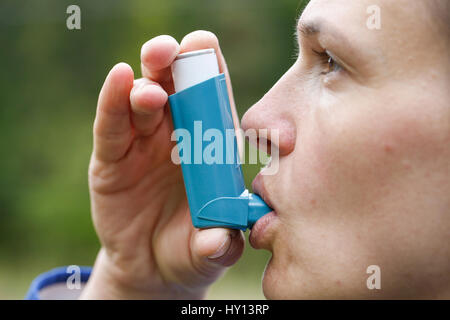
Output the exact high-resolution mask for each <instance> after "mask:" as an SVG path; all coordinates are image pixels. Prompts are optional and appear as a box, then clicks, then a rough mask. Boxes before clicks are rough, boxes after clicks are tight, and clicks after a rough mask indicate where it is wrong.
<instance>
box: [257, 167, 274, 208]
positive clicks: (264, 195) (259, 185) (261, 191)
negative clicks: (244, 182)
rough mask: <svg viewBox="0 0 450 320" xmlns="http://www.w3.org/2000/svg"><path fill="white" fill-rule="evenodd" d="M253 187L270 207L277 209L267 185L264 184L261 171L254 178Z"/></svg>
mask: <svg viewBox="0 0 450 320" xmlns="http://www.w3.org/2000/svg"><path fill="white" fill-rule="evenodd" d="M252 189H253V192H254V193H256V194H257V195H259V196H260V197H261V198H262V199H263V200H264V202H265V203H266V204H267V205H268V206H269V207H270V208H272V209H274V210H275V208H274V207H273V203H272V201H271V200H270V196H269V194H268V193H267V190H266V187H265V185H264V179H263V176H262V175H261V173H258V174H257V175H256V177H255V179H253V182H252Z"/></svg>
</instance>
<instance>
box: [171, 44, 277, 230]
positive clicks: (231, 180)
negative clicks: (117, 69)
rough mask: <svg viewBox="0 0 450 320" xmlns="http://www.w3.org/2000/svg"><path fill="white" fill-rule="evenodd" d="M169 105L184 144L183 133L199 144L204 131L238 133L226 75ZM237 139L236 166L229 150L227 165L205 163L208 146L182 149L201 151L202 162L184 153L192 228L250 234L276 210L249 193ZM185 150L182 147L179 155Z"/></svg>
mask: <svg viewBox="0 0 450 320" xmlns="http://www.w3.org/2000/svg"><path fill="white" fill-rule="evenodd" d="M209 50H212V49H209ZM202 51H203V50H202ZM213 52H214V51H213ZM214 59H215V54H214ZM215 63H216V64H217V61H216V62H215ZM187 76H189V75H187ZM178 77H179V76H178ZM174 80H175V79H174ZM169 103H170V109H171V113H172V119H173V124H174V129H175V130H176V131H175V133H176V138H177V141H178V142H179V143H180V142H181V141H180V139H181V140H182V138H183V137H181V135H180V134H179V132H185V133H189V136H190V137H192V139H191V141H193V140H194V139H198V135H201V136H200V139H202V140H203V132H206V131H207V130H208V129H214V130H219V131H215V132H216V133H217V132H220V133H221V136H222V137H226V136H227V131H228V132H230V130H233V131H232V132H233V133H234V132H235V131H234V129H235V127H234V123H233V117H232V113H231V108H230V102H229V97H228V91H227V85H226V80H225V75H224V74H223V73H222V74H219V75H217V76H213V77H212V78H209V79H207V80H205V81H201V82H199V83H197V84H195V85H192V86H189V87H187V88H184V89H183V90H181V91H178V92H176V93H175V94H172V95H171V96H169ZM177 129H182V130H181V131H180V130H177ZM228 134H229V133H228ZM196 136H197V137H196ZM232 138H233V147H232V151H233V152H232V154H233V155H232V157H233V158H232V159H231V160H232V161H229V160H230V158H228V159H225V158H226V157H230V154H229V153H230V152H229V151H230V150H227V152H228V154H226V155H225V152H223V154H224V160H223V161H216V162H214V163H205V159H203V154H204V151H205V148H207V145H208V144H206V143H202V144H201V146H200V148H201V149H200V150H198V148H199V146H198V145H197V146H196V145H195V144H194V143H190V144H188V146H189V147H190V148H191V149H190V150H182V152H189V151H190V155H194V153H195V152H197V154H198V153H199V152H201V153H200V154H201V156H202V159H201V161H198V159H197V161H196V159H190V157H187V158H188V159H189V160H193V161H183V159H186V157H183V155H182V154H180V159H181V168H182V171H183V179H184V184H185V188H186V195H187V199H188V202H189V209H190V212H191V219H192V224H193V225H194V226H195V227H197V228H209V227H226V228H232V229H241V230H246V229H247V228H251V227H252V226H253V224H254V223H255V222H256V220H258V219H259V218H261V217H262V216H263V215H265V214H266V213H268V212H270V211H272V209H271V208H270V207H269V206H267V204H266V203H265V202H264V201H263V200H262V199H261V198H260V197H259V196H258V195H255V194H251V193H249V192H248V190H247V189H246V188H245V184H244V178H243V175H242V169H241V164H240V161H239V153H238V149H237V143H236V135H235V134H233V136H232ZM195 148H197V150H195ZM181 149H182V148H179V152H181ZM227 149H228V148H227ZM216 152H217V151H216Z"/></svg>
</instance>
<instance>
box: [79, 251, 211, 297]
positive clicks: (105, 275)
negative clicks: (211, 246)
mask: <svg viewBox="0 0 450 320" xmlns="http://www.w3.org/2000/svg"><path fill="white" fill-rule="evenodd" d="M138 278H139V277H137V276H136V277H133V276H132V275H131V276H130V275H129V274H126V271H124V270H122V268H120V267H118V266H116V265H115V264H114V263H113V262H111V260H110V258H109V257H108V256H107V254H106V251H105V249H103V248H102V249H101V250H100V252H99V254H98V256H97V259H96V262H95V265H94V268H93V270H92V273H91V276H90V278H89V280H88V282H87V284H86V287H85V288H84V290H83V292H82V293H81V295H80V299H89V300H152V299H153V300H158V299H195V300H197V299H203V298H204V296H205V294H206V289H203V288H202V289H198V290H189V289H186V288H182V287H181V286H177V285H167V284H166V285H155V283H157V282H161V283H164V282H163V281H157V279H146V280H147V281H142V279H138ZM149 278H151V275H150V276H149ZM155 278H156V276H155Z"/></svg>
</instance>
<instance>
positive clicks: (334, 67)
mask: <svg viewBox="0 0 450 320" xmlns="http://www.w3.org/2000/svg"><path fill="white" fill-rule="evenodd" d="M327 55H328V54H327ZM340 69H341V66H340V65H339V63H337V62H336V61H335V60H334V59H333V58H332V57H331V56H329V55H328V61H327V69H326V71H323V72H322V73H323V74H327V73H330V72H336V71H339V70H340Z"/></svg>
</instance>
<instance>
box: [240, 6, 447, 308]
mask: <svg viewBox="0 0 450 320" xmlns="http://www.w3.org/2000/svg"><path fill="white" fill-rule="evenodd" d="M425 2H426V1H408V0H401V1H390V0H367V1H366V0H360V1H347V0H313V1H311V2H310V3H309V5H308V6H307V7H306V9H305V10H304V12H303V14H302V15H301V18H300V19H299V23H298V42H299V56H298V59H297V60H296V61H295V63H294V64H293V65H292V67H291V68H290V69H289V70H288V71H287V72H286V73H285V74H284V75H283V76H282V78H281V79H280V80H279V81H278V82H277V83H276V84H275V85H274V86H273V88H272V89H271V90H270V91H269V92H267V93H266V94H265V95H264V97H263V98H262V99H261V100H260V101H258V102H257V103H256V104H255V105H254V106H253V107H252V108H251V109H249V110H248V111H247V113H246V114H245V115H244V117H243V119H242V127H243V129H244V130H247V129H249V128H253V129H262V128H266V129H269V130H273V129H276V130H278V132H279V142H278V145H276V146H272V147H277V148H278V150H279V155H280V159H279V170H278V173H277V174H275V175H259V176H258V177H257V178H256V179H255V181H254V183H253V188H254V191H255V192H256V193H259V194H261V195H262V197H263V198H264V199H265V200H266V201H267V202H268V203H270V204H271V206H272V207H273V208H274V213H272V214H269V215H268V216H266V217H264V218H262V219H261V221H260V222H258V223H257V224H256V225H255V226H254V228H253V230H252V234H251V237H250V241H251V244H252V245H253V246H254V247H256V248H263V249H267V250H270V251H271V252H272V258H271V259H270V261H269V263H268V265H267V267H266V270H265V272H264V278H263V290H264V293H265V295H266V297H267V298H294V299H297V298H421V297H422V298H436V297H447V298H449V297H450V296H449V294H450V273H449V271H450V241H449V239H450V237H449V236H450V232H449V230H450V173H449V166H450V106H449V101H450V93H449V92H450V91H449V90H448V88H449V87H450V78H449V74H450V72H449V71H450V63H449V58H448V48H449V47H450V46H449V44H448V39H446V37H445V36H443V35H442V34H441V33H440V32H439V31H438V29H437V27H436V26H435V25H436V23H435V22H434V20H433V17H432V15H431V13H430V14H428V13H429V11H430V10H429V9H428V8H426V3H425ZM371 5H376V6H378V7H379V8H380V17H381V28H380V29H370V28H368V27H367V24H366V22H367V19H369V17H370V14H369V13H367V11H366V10H367V8H368V7H369V6H371ZM424 13H426V14H424ZM330 58H331V59H330ZM371 265H377V266H379V267H380V271H381V278H380V279H381V289H379V290H377V289H374V290H369V289H368V287H367V283H366V281H367V279H368V277H369V276H371V274H368V273H367V272H366V270H367V268H368V267H369V266H371Z"/></svg>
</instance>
